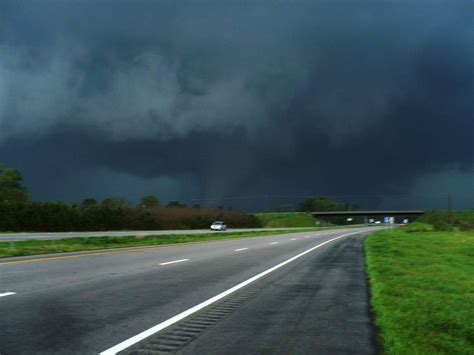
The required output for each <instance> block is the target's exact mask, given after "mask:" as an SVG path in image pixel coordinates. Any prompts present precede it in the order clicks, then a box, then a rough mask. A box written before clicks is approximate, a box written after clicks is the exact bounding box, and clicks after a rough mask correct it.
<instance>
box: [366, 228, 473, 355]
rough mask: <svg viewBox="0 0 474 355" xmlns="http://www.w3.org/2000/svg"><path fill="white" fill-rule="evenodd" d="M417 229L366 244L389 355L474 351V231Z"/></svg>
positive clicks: (374, 236) (384, 235) (374, 297)
mask: <svg viewBox="0 0 474 355" xmlns="http://www.w3.org/2000/svg"><path fill="white" fill-rule="evenodd" d="M431 229H432V228H430V226H429V225H427V224H423V225H418V226H416V225H414V226H407V227H403V228H397V229H394V230H391V231H381V232H376V233H374V234H371V235H369V236H368V237H367V238H366V240H365V253H366V263H367V272H368V277H369V281H370V288H371V294H372V299H371V302H372V308H373V310H374V312H375V316H376V324H377V326H378V327H379V329H380V331H381V335H382V338H383V344H384V348H385V351H386V353H389V354H431V353H445V354H448V353H450V354H451V353H458V354H473V353H474V232H473V231H464V232H460V231H456V230H453V231H449V232H442V231H433V230H431Z"/></svg>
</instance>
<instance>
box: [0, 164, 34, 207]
mask: <svg viewBox="0 0 474 355" xmlns="http://www.w3.org/2000/svg"><path fill="white" fill-rule="evenodd" d="M21 181H22V178H21V174H20V172H19V171H18V170H16V169H12V168H9V167H7V166H6V165H4V164H1V163H0V203H3V204H8V205H12V204H25V203H27V202H28V192H27V190H26V188H25V187H24V186H23V185H22V184H21Z"/></svg>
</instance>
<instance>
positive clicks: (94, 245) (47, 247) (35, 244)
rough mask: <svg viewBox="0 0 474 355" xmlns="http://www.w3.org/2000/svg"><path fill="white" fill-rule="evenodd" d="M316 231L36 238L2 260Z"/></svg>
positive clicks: (4, 249)
mask: <svg viewBox="0 0 474 355" xmlns="http://www.w3.org/2000/svg"><path fill="white" fill-rule="evenodd" d="M312 230H316V229H315V228H311V229H310V228H301V229H288V230H278V231H252V232H231V233H219V232H212V233H211V232H210V233H205V234H169V235H150V236H134V235H131V236H123V237H108V236H103V237H76V238H64V239H48V240H44V239H34V240H23V241H15V242H13V241H12V242H0V258H6V257H14V256H28V255H39V254H51V253H63V252H72V251H83V250H97V249H111V248H126V247H139V246H147V245H163V244H175V243H189V242H198V241H205V240H219V239H230V238H243V237H258V236H265V235H272V234H287V233H297V232H305V231H312Z"/></svg>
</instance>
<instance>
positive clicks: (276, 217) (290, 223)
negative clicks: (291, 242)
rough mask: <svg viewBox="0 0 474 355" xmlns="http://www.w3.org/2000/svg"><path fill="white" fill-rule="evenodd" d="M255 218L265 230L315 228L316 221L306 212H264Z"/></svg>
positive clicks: (256, 214) (257, 214)
mask: <svg viewBox="0 0 474 355" xmlns="http://www.w3.org/2000/svg"><path fill="white" fill-rule="evenodd" d="M255 216H256V217H257V219H258V220H259V221H260V223H261V224H262V226H263V227H265V228H292V227H315V226H316V220H315V219H314V218H313V217H311V215H309V214H308V213H304V212H264V213H255Z"/></svg>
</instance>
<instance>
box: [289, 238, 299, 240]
mask: <svg viewBox="0 0 474 355" xmlns="http://www.w3.org/2000/svg"><path fill="white" fill-rule="evenodd" d="M296 239H298V238H291V239H290V240H296Z"/></svg>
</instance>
